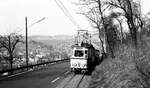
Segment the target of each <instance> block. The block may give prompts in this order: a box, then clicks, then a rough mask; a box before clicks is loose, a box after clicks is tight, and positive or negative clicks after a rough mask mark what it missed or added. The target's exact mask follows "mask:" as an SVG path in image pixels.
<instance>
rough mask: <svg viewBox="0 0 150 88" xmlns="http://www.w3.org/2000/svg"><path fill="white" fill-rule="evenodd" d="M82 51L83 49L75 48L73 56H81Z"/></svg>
mask: <svg viewBox="0 0 150 88" xmlns="http://www.w3.org/2000/svg"><path fill="white" fill-rule="evenodd" d="M83 55H84V51H83V50H75V53H74V56H75V57H83Z"/></svg>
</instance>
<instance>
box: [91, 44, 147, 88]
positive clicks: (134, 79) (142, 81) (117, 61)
mask: <svg viewBox="0 0 150 88" xmlns="http://www.w3.org/2000/svg"><path fill="white" fill-rule="evenodd" d="M149 44H150V43H149ZM149 47H150V45H148V46H147V47H146V48H144V47H142V48H141V49H139V50H138V51H135V52H134V53H133V49H132V47H124V49H122V50H119V51H118V52H116V54H115V56H116V57H115V58H114V59H111V58H107V59H106V60H104V61H103V62H102V64H100V65H99V66H97V67H96V69H95V71H94V72H93V73H92V77H91V78H92V79H91V82H90V88H150V83H149V81H150V74H149V72H150V70H149V68H150V48H149Z"/></svg>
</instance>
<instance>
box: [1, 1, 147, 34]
mask: <svg viewBox="0 0 150 88" xmlns="http://www.w3.org/2000/svg"><path fill="white" fill-rule="evenodd" d="M56 1H57V0H56ZM61 1H62V3H63V4H64V6H65V7H66V8H67V10H68V11H69V12H70V13H71V15H72V16H73V18H74V19H75V20H76V22H77V23H78V24H79V26H80V27H81V28H82V29H88V30H93V29H92V27H90V23H89V22H88V20H87V19H86V18H85V17H84V16H83V15H81V14H77V12H78V11H79V10H78V8H77V6H76V5H75V4H73V3H72V1H73V0H61ZM141 5H142V10H143V13H147V12H149V11H150V5H149V1H148V0H141ZM26 16H27V18H28V25H31V24H33V23H35V22H37V21H38V20H40V19H42V18H44V17H45V18H46V19H45V20H43V21H41V22H39V23H36V24H34V25H33V26H31V27H29V28H28V34H29V35H49V36H52V35H75V34H76V33H77V30H78V28H77V26H75V25H74V24H73V23H72V22H71V21H70V20H69V18H68V17H67V16H66V15H65V14H64V13H63V11H62V10H61V9H60V8H59V7H58V5H57V4H56V3H55V0H0V34H2V35H3V34H9V33H12V32H17V33H20V34H23V35H24V34H25V17H26ZM94 30H95V29H94Z"/></svg>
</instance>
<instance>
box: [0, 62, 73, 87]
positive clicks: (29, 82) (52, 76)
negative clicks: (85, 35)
mask: <svg viewBox="0 0 150 88" xmlns="http://www.w3.org/2000/svg"><path fill="white" fill-rule="evenodd" d="M69 73H70V72H69V62H61V63H57V64H53V65H49V66H47V67H45V68H43V69H41V70H36V71H31V72H27V73H24V74H21V75H18V76H15V77H10V78H7V79H3V80H0V88H55V87H56V86H58V84H60V83H61V82H62V80H63V79H65V78H66V77H67V76H68V75H69Z"/></svg>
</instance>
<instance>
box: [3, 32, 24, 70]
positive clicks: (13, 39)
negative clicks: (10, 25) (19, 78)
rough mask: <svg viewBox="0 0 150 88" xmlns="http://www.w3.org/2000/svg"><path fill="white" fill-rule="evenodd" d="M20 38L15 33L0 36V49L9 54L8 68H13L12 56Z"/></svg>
mask: <svg viewBox="0 0 150 88" xmlns="http://www.w3.org/2000/svg"><path fill="white" fill-rule="evenodd" d="M21 38H22V36H21V35H18V34H16V33H11V34H10V35H6V36H0V48H4V49H5V50H6V51H7V52H8V54H9V59H8V60H9V62H10V68H11V69H12V68H13V55H14V50H15V48H16V46H17V44H18V43H19V42H23V41H22V40H21ZM11 73H12V72H11Z"/></svg>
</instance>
